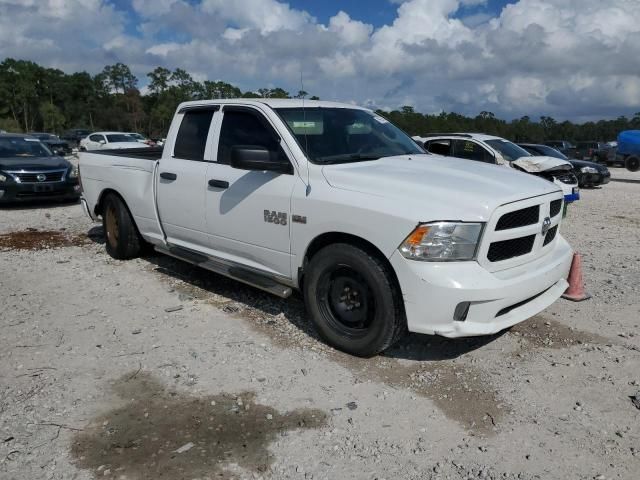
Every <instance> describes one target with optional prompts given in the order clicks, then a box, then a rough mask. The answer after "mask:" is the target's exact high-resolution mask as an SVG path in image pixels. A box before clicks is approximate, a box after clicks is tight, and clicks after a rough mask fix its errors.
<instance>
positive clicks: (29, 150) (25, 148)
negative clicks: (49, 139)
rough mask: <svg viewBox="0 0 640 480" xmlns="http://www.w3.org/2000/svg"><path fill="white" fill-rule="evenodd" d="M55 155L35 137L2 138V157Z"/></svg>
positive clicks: (0, 144)
mask: <svg viewBox="0 0 640 480" xmlns="http://www.w3.org/2000/svg"><path fill="white" fill-rule="evenodd" d="M11 157H53V153H51V150H49V149H48V148H47V147H45V146H44V145H43V144H42V143H40V140H37V139H35V138H24V137H9V138H0V158H11Z"/></svg>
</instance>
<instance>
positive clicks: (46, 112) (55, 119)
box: [40, 102, 65, 132]
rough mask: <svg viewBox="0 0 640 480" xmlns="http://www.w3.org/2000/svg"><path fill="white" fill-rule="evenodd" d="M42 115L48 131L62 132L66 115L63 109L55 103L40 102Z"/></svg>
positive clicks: (44, 126) (43, 123) (44, 125)
mask: <svg viewBox="0 0 640 480" xmlns="http://www.w3.org/2000/svg"><path fill="white" fill-rule="evenodd" d="M40 116H41V117H42V125H43V128H44V130H45V131H47V132H60V131H62V128H63V127H64V120H65V119H64V115H63V114H62V111H61V110H60V109H59V108H58V107H56V106H55V105H54V104H53V103H50V102H44V103H42V104H40Z"/></svg>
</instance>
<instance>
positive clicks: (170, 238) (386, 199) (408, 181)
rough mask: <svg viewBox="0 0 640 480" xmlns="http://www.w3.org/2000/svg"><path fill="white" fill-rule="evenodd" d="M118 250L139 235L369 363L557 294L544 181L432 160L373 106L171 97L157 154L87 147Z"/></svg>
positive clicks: (89, 169) (128, 250) (519, 312)
mask: <svg viewBox="0 0 640 480" xmlns="http://www.w3.org/2000/svg"><path fill="white" fill-rule="evenodd" d="M80 178H81V183H82V186H83V199H82V202H83V206H84V208H85V209H86V212H87V214H88V215H89V216H90V217H91V218H92V219H93V220H96V219H97V217H99V216H100V217H102V222H103V225H104V230H105V235H106V248H107V251H108V253H109V254H110V255H111V256H113V257H114V258H118V259H127V258H131V257H135V256H136V255H138V254H139V253H140V252H141V249H142V247H143V246H144V245H149V244H150V245H153V247H154V248H155V249H156V250H157V251H159V252H162V253H165V254H168V255H172V256H174V257H177V258H179V259H182V260H184V261H187V262H191V263H194V264H197V265H199V266H201V267H203V268H206V269H209V270H212V271H214V272H217V273H220V274H223V275H227V276H229V277H232V278H234V279H237V280H239V281H241V282H244V283H247V284H250V285H253V286H255V287H258V288H261V289H263V290H266V291H268V292H271V293H273V294H275V295H279V296H281V297H285V298H286V297H288V296H289V295H291V293H292V291H293V290H294V289H299V290H301V291H302V293H303V295H304V299H305V304H306V308H307V311H308V314H309V317H310V319H311V321H312V322H313V323H314V325H315V327H316V329H317V331H318V333H319V334H320V335H321V336H322V338H323V339H325V341H327V342H328V343H329V344H331V345H333V346H334V347H336V348H338V349H341V350H343V351H346V352H349V353H351V354H354V355H360V356H371V355H374V354H376V353H379V352H381V351H383V350H385V349H387V348H388V347H390V346H391V345H392V344H393V343H394V342H395V341H396V340H398V339H399V338H400V337H401V335H402V334H403V333H404V332H406V331H407V330H409V331H411V332H419V333H424V334H438V335H443V336H446V337H463V336H473V335H486V334H493V333H496V332H498V331H500V330H502V329H504V328H507V327H510V326H512V325H514V324H516V323H518V322H521V321H523V320H525V319H527V318H529V317H531V316H533V315H535V314H537V313H538V312H540V311H541V310H543V309H544V308H546V307H548V306H549V305H550V304H552V303H553V302H554V301H555V300H556V299H557V298H558V297H560V295H561V294H562V293H563V292H564V290H565V289H566V288H567V281H566V277H567V275H568V272H569V267H570V264H571V260H572V250H571V248H570V246H569V245H568V244H567V242H566V241H565V240H564V238H562V236H561V235H560V234H559V231H558V230H559V227H560V222H561V218H562V215H561V212H562V203H563V196H562V192H561V191H560V189H559V188H558V187H557V186H555V185H554V184H553V183H551V182H548V181H546V180H543V179H541V178H536V177H533V176H531V175H527V174H524V173H521V172H517V171H513V170H510V169H505V168H503V167H500V166H495V165H488V164H482V163H479V162H468V161H466V160H458V159H454V158H444V157H439V156H436V155H426V154H425V153H424V151H423V150H422V148H421V147H420V146H418V145H417V144H416V143H415V142H414V141H413V140H411V138H409V137H408V136H407V135H406V134H405V133H403V132H402V131H401V130H399V129H398V128H396V127H395V126H393V125H392V124H391V123H389V122H388V121H387V120H385V119H384V118H382V117H380V116H378V115H376V114H375V113H373V112H371V111H370V110H367V109H364V108H359V107H355V106H353V105H345V104H338V103H330V102H313V101H302V100H270V99H265V100H246V99H241V100H217V101H199V102H187V103H183V104H181V105H180V106H179V108H178V110H177V112H176V115H175V117H174V119H173V122H172V124H171V127H170V129H169V133H168V136H167V141H166V143H165V145H164V147H163V149H153V148H151V149H150V148H147V149H140V150H137V149H132V150H121V151H99V152H86V153H85V152H83V153H81V154H80Z"/></svg>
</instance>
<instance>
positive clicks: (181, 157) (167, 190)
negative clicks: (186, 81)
mask: <svg viewBox="0 0 640 480" xmlns="http://www.w3.org/2000/svg"><path fill="white" fill-rule="evenodd" d="M218 108H219V107H217V106H207V107H192V108H189V107H187V108H185V109H183V110H181V111H180V112H178V115H182V119H181V121H180V124H179V128H178V129H177V133H176V134H175V136H174V137H173V138H174V139H175V140H174V142H173V144H168V145H166V146H165V149H167V148H168V149H170V150H171V151H170V152H167V151H165V152H164V154H163V156H162V159H161V160H160V165H159V169H158V179H157V182H158V183H157V202H158V212H159V214H160V220H161V222H162V226H163V227H164V231H165V233H166V235H167V240H168V242H169V243H172V244H174V245H180V246H182V247H187V248H192V249H199V247H206V246H207V243H208V235H207V229H206V219H205V215H204V207H205V192H206V184H207V160H205V151H206V146H207V140H208V138H209V130H210V128H211V123H212V119H213V115H214V112H215V110H216V109H218ZM169 137H171V135H169Z"/></svg>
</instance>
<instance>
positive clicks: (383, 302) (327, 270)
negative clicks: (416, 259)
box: [303, 243, 406, 357]
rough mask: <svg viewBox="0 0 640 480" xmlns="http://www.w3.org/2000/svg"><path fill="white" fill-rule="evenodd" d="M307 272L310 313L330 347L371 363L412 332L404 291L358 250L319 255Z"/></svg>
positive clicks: (335, 248)
mask: <svg viewBox="0 0 640 480" xmlns="http://www.w3.org/2000/svg"><path fill="white" fill-rule="evenodd" d="M306 272H307V273H306V275H305V278H304V287H303V291H304V299H305V305H306V308H307V312H309V314H310V316H311V321H312V322H313V324H314V326H315V327H316V330H317V331H318V333H319V335H320V336H321V337H322V339H323V340H324V341H326V342H327V343H328V344H329V345H331V346H333V347H335V348H337V349H338V350H342V351H343V352H346V353H349V354H352V355H356V356H359V357H370V356H373V355H376V354H378V353H380V352H382V351H384V350H386V349H388V348H389V347H390V346H392V345H393V344H394V343H395V342H397V341H398V340H399V339H400V337H401V336H402V335H403V334H404V333H405V332H406V319H405V315H404V309H403V305H402V296H401V295H400V291H399V288H398V287H397V286H396V283H395V281H394V279H393V275H392V272H391V271H390V268H389V267H388V266H387V265H386V264H385V263H383V262H382V261H381V260H380V259H378V258H377V257H375V256H373V255H371V254H369V253H368V252H366V251H365V250H363V249H360V248H358V247H355V246H353V245H349V244H344V243H342V244H334V245H330V246H328V247H325V248H323V249H322V250H320V251H319V252H318V253H317V254H316V255H314V256H313V257H312V259H311V261H310V262H309V265H308V266H307V269H306Z"/></svg>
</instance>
